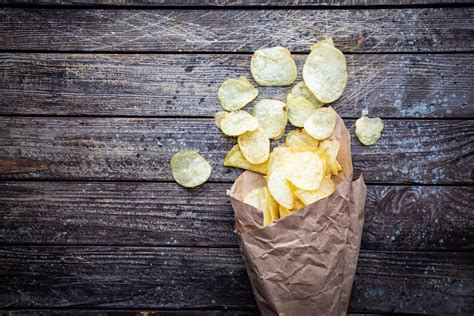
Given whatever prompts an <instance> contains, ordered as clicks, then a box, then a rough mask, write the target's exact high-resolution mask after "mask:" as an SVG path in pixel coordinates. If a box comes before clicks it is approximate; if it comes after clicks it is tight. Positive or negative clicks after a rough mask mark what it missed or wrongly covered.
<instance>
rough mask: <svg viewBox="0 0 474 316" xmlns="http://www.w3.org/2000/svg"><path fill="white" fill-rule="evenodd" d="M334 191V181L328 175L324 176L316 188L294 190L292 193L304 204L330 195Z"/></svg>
mask: <svg viewBox="0 0 474 316" xmlns="http://www.w3.org/2000/svg"><path fill="white" fill-rule="evenodd" d="M334 191H336V186H335V184H334V182H333V181H332V180H331V177H330V176H325V177H324V178H323V180H322V181H321V185H320V186H319V188H318V189H317V190H312V191H306V190H296V191H295V192H294V193H295V195H296V196H297V197H298V199H300V200H301V201H302V202H303V203H304V204H305V205H309V204H311V203H314V202H316V201H319V200H321V199H324V198H325V197H328V196H330V195H331V194H332V193H333V192H334Z"/></svg>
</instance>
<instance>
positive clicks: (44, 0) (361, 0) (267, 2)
mask: <svg viewBox="0 0 474 316" xmlns="http://www.w3.org/2000/svg"><path fill="white" fill-rule="evenodd" d="M2 3H3V4H35V5H83V6H94V5H100V6H123V7H133V6H140V7H141V6H150V7H155V6H156V7H159V6H170V7H187V6H199V7H206V6H209V7H214V8H215V7H242V6H256V7H258V6H262V7H265V8H268V7H272V6H276V7H282V6H309V7H313V6H323V7H331V6H383V5H396V6H413V5H430V6H436V5H448V4H469V3H472V2H470V1H468V0H127V1H123V0H0V4H2Z"/></svg>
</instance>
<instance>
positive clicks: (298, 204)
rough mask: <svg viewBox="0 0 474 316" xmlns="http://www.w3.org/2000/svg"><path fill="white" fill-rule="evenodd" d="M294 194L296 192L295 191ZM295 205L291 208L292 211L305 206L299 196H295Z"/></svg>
mask: <svg viewBox="0 0 474 316" xmlns="http://www.w3.org/2000/svg"><path fill="white" fill-rule="evenodd" d="M293 194H294V193H293ZM294 201H295V203H294V205H293V208H292V209H291V211H292V212H294V211H297V210H299V209H300V208H303V207H305V205H304V203H303V202H301V201H300V199H299V198H298V197H297V196H294Z"/></svg>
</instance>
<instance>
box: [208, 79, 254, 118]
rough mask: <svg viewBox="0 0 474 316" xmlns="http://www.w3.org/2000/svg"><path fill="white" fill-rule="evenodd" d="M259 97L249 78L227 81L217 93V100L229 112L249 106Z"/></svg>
mask: <svg viewBox="0 0 474 316" xmlns="http://www.w3.org/2000/svg"><path fill="white" fill-rule="evenodd" d="M257 95H258V90H257V88H255V87H254V86H253V85H252V84H251V83H250V82H249V81H248V79H247V78H245V77H240V78H238V79H227V80H226V81H224V82H223V83H222V85H221V86H220V88H219V91H218V92H217V99H218V100H219V102H220V103H221V105H222V107H223V108H224V109H225V110H227V111H235V110H238V109H241V108H243V107H244V106H246V105H247V104H249V103H250V102H251V101H252V100H253V99H255V98H256V97H257Z"/></svg>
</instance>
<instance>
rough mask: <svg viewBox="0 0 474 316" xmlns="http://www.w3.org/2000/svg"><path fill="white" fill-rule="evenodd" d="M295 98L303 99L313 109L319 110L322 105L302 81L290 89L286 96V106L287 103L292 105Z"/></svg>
mask: <svg viewBox="0 0 474 316" xmlns="http://www.w3.org/2000/svg"><path fill="white" fill-rule="evenodd" d="M295 98H303V99H305V100H307V101H309V103H311V104H312V105H313V106H314V107H315V108H320V107H322V106H323V105H324V103H322V102H321V101H319V100H318V99H317V98H316V97H315V96H314V94H313V93H312V92H311V90H309V89H308V86H306V83H305V82H304V81H301V82H298V83H297V84H295V85H294V86H293V88H291V90H290V92H289V93H288V96H287V97H286V102H287V105H288V103H292V102H293V100H294V99H295Z"/></svg>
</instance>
